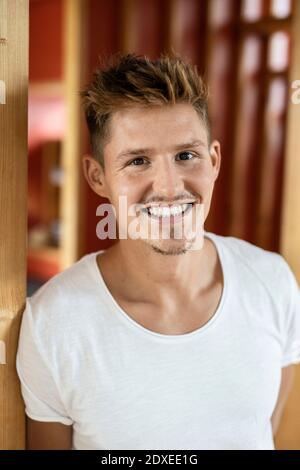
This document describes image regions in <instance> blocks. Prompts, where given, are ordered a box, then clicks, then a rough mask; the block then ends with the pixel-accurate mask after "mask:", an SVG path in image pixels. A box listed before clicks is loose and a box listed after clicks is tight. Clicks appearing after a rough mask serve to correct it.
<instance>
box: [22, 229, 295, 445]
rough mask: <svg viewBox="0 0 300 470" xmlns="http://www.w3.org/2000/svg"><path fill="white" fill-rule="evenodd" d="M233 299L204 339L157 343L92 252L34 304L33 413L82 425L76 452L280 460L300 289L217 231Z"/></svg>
mask: <svg viewBox="0 0 300 470" xmlns="http://www.w3.org/2000/svg"><path fill="white" fill-rule="evenodd" d="M205 235H206V237H208V238H210V239H211V240H212V241H213V242H214V243H215V245H216V247H217V250H218V254H219V257H220V261H221V265H222V270H223V277H224V281H225V282H224V289H223V293H222V297H221V300H220V303H219V305H218V308H217V311H216V312H215V314H214V315H213V317H212V318H211V319H210V320H209V321H208V322H207V323H206V324H205V325H204V326H202V327H201V328H199V329H197V330H195V331H193V332H190V333H187V334H181V335H165V334H159V333H155V332H153V331H150V330H148V329H147V328H145V327H143V326H142V325H140V324H139V323H137V322H136V321H134V320H133V319H132V318H130V316H129V315H128V314H127V313H125V311H124V310H122V309H121V308H120V306H119V305H118V304H117V302H116V301H115V300H114V298H113V297H112V295H111V293H110V292H109V290H108V288H107V286H106V285H105V283H104V280H103V278H102V276H101V274H100V272H99V269H98V266H97V263H96V256H97V254H98V253H100V252H101V251H99V252H95V253H91V254H88V255H86V256H84V257H83V258H81V259H80V260H79V261H78V262H77V263H75V264H74V265H73V266H71V267H70V268H68V269H67V270H65V271H63V272H62V273H60V274H58V275H56V276H55V277H53V278H52V279H51V280H50V281H48V282H47V283H46V284H45V285H43V286H42V287H41V288H40V289H39V290H38V291H37V292H36V293H35V294H34V295H33V296H32V297H30V298H27V301H26V310H25V312H24V315H23V320H22V326H21V333H20V341H19V348H18V354H17V370H18V374H19V377H20V380H21V385H22V394H23V398H24V401H25V404H26V413H27V415H28V416H29V417H31V418H32V419H34V420H38V421H53V422H60V423H64V424H68V425H71V424H72V425H73V448H74V449H109V450H113V449H149V450H150V449H153V450H158V449H176V450H177V449H178V450H185V449H193V450H200V449H236V450H237V449H274V443H273V438H272V429H271V423H270V418H271V415H272V412H273V410H274V407H275V404H276V401H277V397H278V392H279V386H280V380H281V368H282V367H284V366H287V365H289V364H292V363H297V362H300V295H299V287H298V285H297V282H296V280H295V277H294V275H293V274H292V271H291V270H290V268H289V266H288V264H287V263H286V261H285V260H284V258H283V257H282V256H281V255H279V254H277V253H273V252H269V251H265V250H263V249H261V248H259V247H256V246H254V245H252V244H250V243H248V242H246V241H243V240H240V239H237V238H234V237H222V236H219V235H216V234H213V233H210V232H205Z"/></svg>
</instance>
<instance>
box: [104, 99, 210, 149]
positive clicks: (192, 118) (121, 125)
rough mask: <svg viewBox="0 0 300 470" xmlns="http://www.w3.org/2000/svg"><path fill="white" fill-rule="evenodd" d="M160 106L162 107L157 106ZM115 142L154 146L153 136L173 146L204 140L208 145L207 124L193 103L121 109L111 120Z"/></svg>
mask: <svg viewBox="0 0 300 470" xmlns="http://www.w3.org/2000/svg"><path fill="white" fill-rule="evenodd" d="M157 108H158V107H157ZM110 134H111V137H112V139H111V142H110V143H111V144H112V145H113V144H114V142H115V143H116V144H118V145H120V144H122V147H123V148H124V151H126V149H127V148H129V147H130V148H134V147H135V148H136V149H139V148H152V147H154V145H153V143H154V142H153V139H154V138H155V143H158V145H161V144H162V143H166V145H168V141H169V142H170V144H171V145H172V147H175V146H180V145H185V144H187V143H189V142H190V143H192V142H194V141H202V142H203V143H204V144H205V145H207V130H206V126H205V124H204V123H203V122H202V121H201V118H200V117H199V115H198V114H197V112H196V111H195V109H194V108H193V107H192V105H186V104H185V105H184V106H183V105H181V104H178V105H172V107H171V106H170V107H168V106H161V107H159V108H158V109H153V107H150V108H147V109H141V107H138V108H128V109H122V110H120V111H117V112H116V113H114V115H113V116H112V119H111V122H110Z"/></svg>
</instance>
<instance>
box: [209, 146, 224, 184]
mask: <svg viewBox="0 0 300 470" xmlns="http://www.w3.org/2000/svg"><path fill="white" fill-rule="evenodd" d="M209 154H210V158H211V163H212V166H213V171H214V175H215V180H216V179H217V178H218V175H219V171H220V167H221V145H220V142H218V141H217V140H214V141H213V142H212V143H211V144H210V147H209Z"/></svg>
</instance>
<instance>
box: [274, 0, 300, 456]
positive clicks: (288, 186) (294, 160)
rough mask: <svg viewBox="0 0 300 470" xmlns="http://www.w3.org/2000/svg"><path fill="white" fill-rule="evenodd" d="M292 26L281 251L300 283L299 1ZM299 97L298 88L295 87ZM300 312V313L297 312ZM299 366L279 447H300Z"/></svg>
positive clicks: (277, 445)
mask: <svg viewBox="0 0 300 470" xmlns="http://www.w3.org/2000/svg"><path fill="white" fill-rule="evenodd" d="M294 7H295V10H294V13H293V28H292V44H293V50H292V67H291V73H290V94H289V109H288V127H287V144H286V154H285V172H284V191H283V206H282V227H281V253H282V254H283V255H284V257H285V259H286V260H287V261H288V263H289V265H290V266H291V268H292V270H293V271H294V273H295V275H296V277H297V279H298V283H299V285H300V184H299V177H300V158H299V155H300V140H299V130H300V103H299V104H296V102H293V100H292V97H293V93H294V92H295V91H296V90H293V89H292V83H293V82H294V81H296V80H300V2H299V1H296V2H294ZM298 97H299V90H298ZM298 314H299V315H300V312H298ZM299 395H300V365H299V364H298V365H297V366H296V374H295V382H294V386H293V389H292V391H291V394H290V397H289V399H288V402H287V406H286V408H285V411H284V415H283V418H282V421H281V425H280V429H279V431H278V434H277V436H276V447H277V448H278V449H295V450H299V449H300V398H299Z"/></svg>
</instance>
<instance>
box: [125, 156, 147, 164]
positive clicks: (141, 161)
mask: <svg viewBox="0 0 300 470" xmlns="http://www.w3.org/2000/svg"><path fill="white" fill-rule="evenodd" d="M144 161H145V160H144V158H143V157H138V158H135V159H134V160H131V162H130V163H129V165H133V166H137V165H142V164H143V163H144Z"/></svg>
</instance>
